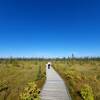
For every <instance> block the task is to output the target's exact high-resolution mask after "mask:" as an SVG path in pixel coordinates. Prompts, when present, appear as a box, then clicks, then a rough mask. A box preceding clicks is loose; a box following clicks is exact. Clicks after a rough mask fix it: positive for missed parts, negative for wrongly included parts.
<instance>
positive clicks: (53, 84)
mask: <svg viewBox="0 0 100 100" xmlns="http://www.w3.org/2000/svg"><path fill="white" fill-rule="evenodd" d="M46 75H47V80H46V82H45V85H44V87H43V89H42V91H41V94H40V95H41V100H71V98H70V96H69V92H68V90H67V89H66V86H65V84H64V82H63V80H62V78H61V77H60V76H59V75H58V73H57V72H56V71H55V70H54V69H53V68H52V67H51V68H50V69H48V67H47V66H46Z"/></svg>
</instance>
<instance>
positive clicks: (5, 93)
mask: <svg viewBox="0 0 100 100" xmlns="http://www.w3.org/2000/svg"><path fill="white" fill-rule="evenodd" d="M45 64H46V61H43V60H41V59H12V58H10V59H0V100H35V99H36V100H38V99H39V93H40V92H39V91H40V90H39V89H41V88H42V86H43V84H44V81H45V78H46V77H45V73H46V72H45ZM33 98H34V99H33Z"/></svg>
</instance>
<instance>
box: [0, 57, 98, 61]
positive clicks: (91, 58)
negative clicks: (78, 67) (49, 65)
mask: <svg viewBox="0 0 100 100" xmlns="http://www.w3.org/2000/svg"><path fill="white" fill-rule="evenodd" d="M2 60H24V61H25V60H38V61H42V60H47V61H52V60H56V61H57V60H86V61H87V60H96V61H100V57H73V56H72V57H63V58H59V57H56V58H34V57H33V58H27V57H26V58H23V57H18V58H17V57H16V58H13V57H9V58H0V61H2Z"/></svg>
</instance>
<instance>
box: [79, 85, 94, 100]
mask: <svg viewBox="0 0 100 100" xmlns="http://www.w3.org/2000/svg"><path fill="white" fill-rule="evenodd" d="M80 94H81V96H82V98H83V100H94V95H93V91H92V88H91V87H90V86H89V85H87V84H85V85H83V86H82V88H81V91H80Z"/></svg>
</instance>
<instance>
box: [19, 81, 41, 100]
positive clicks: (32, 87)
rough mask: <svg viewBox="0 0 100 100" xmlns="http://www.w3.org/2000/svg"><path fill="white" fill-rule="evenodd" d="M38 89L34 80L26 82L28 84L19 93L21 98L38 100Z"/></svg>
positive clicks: (23, 99)
mask: <svg viewBox="0 0 100 100" xmlns="http://www.w3.org/2000/svg"><path fill="white" fill-rule="evenodd" d="M39 93H40V90H39V89H38V88H37V85H36V84H35V83H34V82H30V83H28V86H27V87H25V88H24V91H23V93H21V95H20V99H21V100H40V98H39Z"/></svg>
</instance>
